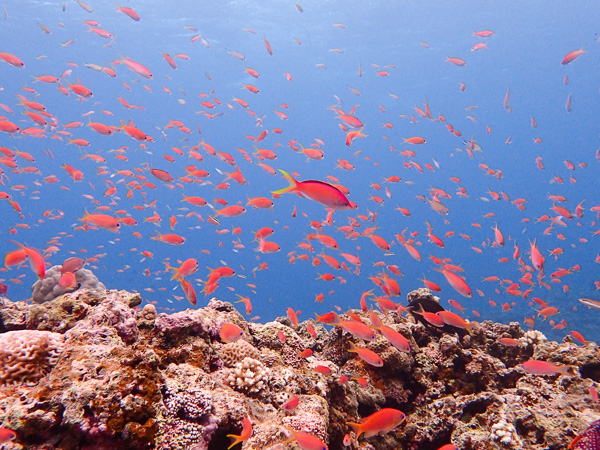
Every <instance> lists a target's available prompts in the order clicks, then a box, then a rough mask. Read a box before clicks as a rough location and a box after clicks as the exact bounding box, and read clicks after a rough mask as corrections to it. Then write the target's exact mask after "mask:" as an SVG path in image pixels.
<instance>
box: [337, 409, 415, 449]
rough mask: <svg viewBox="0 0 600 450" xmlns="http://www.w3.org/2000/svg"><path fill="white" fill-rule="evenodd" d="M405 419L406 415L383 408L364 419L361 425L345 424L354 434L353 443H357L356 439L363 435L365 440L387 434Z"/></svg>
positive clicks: (396, 410) (395, 410)
mask: <svg viewBox="0 0 600 450" xmlns="http://www.w3.org/2000/svg"><path fill="white" fill-rule="evenodd" d="M405 419H406V414H404V413H403V412H402V411H400V410H398V409H394V408H383V409H380V410H379V411H377V412H375V413H373V414H371V415H370V416H368V417H364V418H363V419H362V420H361V423H355V422H346V423H347V424H348V425H350V426H351V427H352V428H353V429H354V433H355V434H356V436H355V438H354V442H355V443H358V438H359V437H360V435H361V434H363V433H364V435H365V437H366V438H370V437H371V436H375V435H376V434H379V433H388V432H390V431H392V430H393V429H394V428H396V427H397V426H398V425H400V424H401V423H402V422H404V420H405Z"/></svg>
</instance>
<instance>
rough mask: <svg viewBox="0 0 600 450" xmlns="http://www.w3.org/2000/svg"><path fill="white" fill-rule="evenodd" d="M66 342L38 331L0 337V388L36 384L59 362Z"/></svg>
mask: <svg viewBox="0 0 600 450" xmlns="http://www.w3.org/2000/svg"><path fill="white" fill-rule="evenodd" d="M64 341H65V338H64V336H63V335H62V334H60V333H52V332H50V331H37V330H19V331H8V332H6V333H2V334H0V384H13V383H27V384H31V383H36V382H37V381H39V380H40V378H42V377H43V376H45V375H46V374H47V373H48V372H50V370H51V369H52V367H53V366H54V365H55V364H56V363H57V362H58V358H59V357H60V353H61V351H62V349H63V346H64Z"/></svg>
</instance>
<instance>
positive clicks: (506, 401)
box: [0, 289, 600, 450]
mask: <svg viewBox="0 0 600 450" xmlns="http://www.w3.org/2000/svg"><path fill="white" fill-rule="evenodd" d="M409 301H410V302H412V303H414V304H418V305H421V306H423V308H424V309H425V310H426V311H427V310H430V309H431V308H433V310H436V311H437V310H438V309H437V308H438V306H437V305H439V302H438V301H437V300H436V297H433V296H432V295H431V293H430V292H429V291H424V290H419V291H415V292H412V293H411V294H409ZM432 302H433V303H432ZM141 303H142V299H141V297H140V296H139V295H138V294H132V293H128V292H125V291H114V290H113V291H104V292H99V291H91V290H87V289H79V290H77V291H75V292H71V293H67V294H64V295H62V296H60V297H58V298H55V299H53V300H50V301H47V302H44V303H43V304H39V305H38V304H27V303H24V302H16V303H12V302H10V301H9V300H7V299H1V301H0V331H1V333H0V363H1V364H0V365H1V369H0V420H1V421H2V423H3V426H5V427H7V428H10V429H12V430H14V431H15V432H16V434H17V437H16V439H15V440H14V441H13V442H12V446H13V448H27V449H67V450H69V449H128V450H133V449H149V448H150V449H151V448H156V449H181V450H184V449H196V450H203V449H206V450H210V449H225V448H227V447H228V446H229V445H230V442H231V438H229V437H227V435H238V434H240V432H241V430H242V421H243V420H244V419H245V418H249V419H250V422H251V424H252V428H253V432H252V434H251V436H249V437H248V439H247V440H246V441H245V442H244V443H243V444H242V445H237V446H236V447H235V448H236V449H239V448H244V449H264V450H269V449H273V450H275V449H283V448H297V444H294V443H289V444H285V442H286V441H288V439H289V438H290V437H291V436H292V434H293V433H292V431H293V432H306V433H310V434H311V435H312V436H313V437H314V438H315V439H319V440H321V441H323V442H325V443H326V444H327V445H328V447H329V448H331V449H342V448H354V449H357V448H361V449H378V450H380V449H396V450H397V449H402V450H409V449H410V450H417V449H425V450H428V449H432V450H435V449H438V448H439V447H441V446H442V445H445V444H449V443H452V444H454V445H455V446H457V447H458V448H460V449H462V450H484V449H486V450H487V449H539V450H542V449H552V450H558V449H564V448H566V446H567V444H568V443H569V442H570V441H571V440H572V439H573V438H574V437H575V436H576V435H577V434H579V433H581V432H582V431H584V430H585V429H586V428H587V427H588V426H589V424H590V423H592V422H594V421H596V420H598V419H600V406H599V404H598V403H597V402H596V400H595V398H594V397H593V396H591V395H590V393H591V392H594V391H593V390H594V389H596V385H597V383H598V381H599V378H600V370H599V369H598V368H599V367H600V365H599V363H598V361H600V351H599V350H598V347H597V346H596V345H595V344H593V343H588V344H587V345H585V346H577V345H575V344H574V343H573V342H571V341H570V340H568V339H566V340H565V342H562V343H558V342H549V341H547V340H546V339H545V338H544V337H543V335H542V334H541V333H539V332H535V331H532V330H530V331H527V332H525V331H523V330H522V329H521V328H520V327H519V325H518V324H516V323H511V324H509V325H502V324H497V323H492V322H487V321H486V322H484V323H482V324H480V325H479V326H478V325H473V326H472V327H470V328H471V332H470V333H469V332H464V330H461V331H460V332H458V331H456V330H455V329H454V328H456V327H444V328H438V327H434V326H432V325H430V324H429V323H427V321H422V320H418V319H417V318H416V317H413V316H411V315H409V316H408V317H403V316H402V315H401V314H399V313H397V312H388V313H387V314H386V315H384V314H376V315H377V318H378V320H380V321H382V322H383V324H384V325H386V326H387V327H390V328H392V329H393V330H394V331H395V332H397V333H400V334H401V335H402V336H403V337H404V338H405V339H406V340H407V341H408V342H409V344H410V352H406V351H399V350H398V349H397V348H396V347H395V346H393V345H392V344H391V343H390V342H389V341H388V340H387V339H386V338H384V337H383V336H381V335H377V337H376V339H373V340H372V341H370V342H367V341H363V340H361V339H358V338H356V337H354V336H353V335H352V334H350V333H348V332H347V331H344V330H342V329H341V328H340V327H335V326H334V327H330V326H323V325H322V324H316V323H314V321H312V320H310V321H307V322H304V323H301V324H299V325H298V326H293V325H292V324H291V322H289V320H287V319H278V320H276V321H273V322H269V323H266V324H258V323H249V322H247V321H246V320H244V318H243V317H242V315H241V314H240V313H239V312H238V311H237V310H236V309H235V308H234V307H233V305H231V304H230V303H227V302H223V301H220V300H217V299H213V300H211V301H210V302H209V304H208V305H207V306H206V307H204V308H199V309H196V310H186V311H182V312H178V313H174V314H166V313H160V314H158V313H157V310H156V307H155V306H154V305H152V304H146V305H144V306H143V308H141V307H140V306H141ZM353 313H354V314H355V315H356V316H355V317H357V318H359V319H360V320H361V321H362V322H363V324H365V325H370V324H371V320H374V319H372V317H370V316H369V315H368V314H366V313H363V312H362V311H354V312H353ZM341 317H342V319H343V320H350V319H349V318H348V316H347V315H342V316H341ZM226 323H234V324H236V325H237V326H239V327H240V329H241V330H242V333H243V337H242V339H240V340H238V341H236V342H230V343H227V342H222V340H221V338H220V336H219V331H220V329H221V327H222V326H223V325H224V324H226ZM311 327H312V328H311ZM313 329H314V332H313ZM16 330H20V331H16ZM282 336H283V337H282ZM503 337H504V338H507V337H509V338H512V339H513V340H514V342H517V343H518V344H519V345H513V346H506V345H503V344H501V343H500V342H499V339H500V338H503ZM350 342H353V343H355V344H356V345H357V346H358V347H361V348H364V349H367V350H369V351H373V352H375V353H377V354H378V355H379V356H380V357H381V359H382V361H383V366H381V367H375V366H373V365H371V364H368V363H367V362H365V361H364V360H363V359H361V358H360V356H358V355H356V354H355V353H351V352H349V351H348V350H349V349H350ZM306 349H310V350H311V351H312V354H310V355H309V354H308V353H303V352H304V351H305V350H306ZM301 353H302V354H301ZM309 353H310V352H309ZM530 359H541V360H545V361H551V362H554V363H560V364H566V365H570V366H572V367H574V369H575V370H573V371H572V373H571V374H570V375H563V374H562V373H556V374H553V375H547V376H540V375H533V374H529V373H527V372H526V371H525V370H524V369H523V368H522V367H521V364H522V363H523V362H525V361H527V360H530ZM382 408H393V409H398V410H401V411H402V412H404V413H405V414H406V420H405V421H404V422H403V423H402V424H400V425H398V426H397V427H396V428H395V429H393V430H389V431H387V430H386V432H383V433H381V434H374V435H371V434H373V433H364V434H363V435H361V436H360V438H359V439H358V442H356V441H355V439H354V432H353V431H352V429H351V427H350V426H349V425H348V422H357V423H359V422H360V421H361V418H365V417H367V416H369V415H371V414H373V413H374V412H376V411H379V410H380V409H382Z"/></svg>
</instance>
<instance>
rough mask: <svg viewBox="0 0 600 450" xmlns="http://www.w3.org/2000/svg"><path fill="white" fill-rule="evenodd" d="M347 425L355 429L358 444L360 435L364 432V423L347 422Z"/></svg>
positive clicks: (355, 438) (355, 439)
mask: <svg viewBox="0 0 600 450" xmlns="http://www.w3.org/2000/svg"><path fill="white" fill-rule="evenodd" d="M346 425H350V426H351V427H352V429H353V430H354V435H355V436H354V442H355V443H357V444H358V437H359V436H360V435H361V434H362V433H363V426H362V424H361V423H356V422H346Z"/></svg>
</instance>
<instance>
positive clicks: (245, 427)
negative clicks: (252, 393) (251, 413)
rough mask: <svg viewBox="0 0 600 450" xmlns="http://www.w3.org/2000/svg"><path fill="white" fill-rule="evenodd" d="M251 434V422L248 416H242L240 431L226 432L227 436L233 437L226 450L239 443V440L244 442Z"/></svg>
mask: <svg viewBox="0 0 600 450" xmlns="http://www.w3.org/2000/svg"><path fill="white" fill-rule="evenodd" d="M250 436H252V422H250V418H249V417H244V420H242V432H241V433H240V434H228V435H227V437H229V438H233V442H232V443H231V445H230V446H229V447H227V450H229V449H230V448H232V447H234V446H235V445H237V444H239V443H240V442H246V441H247V440H248V439H250Z"/></svg>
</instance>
